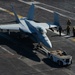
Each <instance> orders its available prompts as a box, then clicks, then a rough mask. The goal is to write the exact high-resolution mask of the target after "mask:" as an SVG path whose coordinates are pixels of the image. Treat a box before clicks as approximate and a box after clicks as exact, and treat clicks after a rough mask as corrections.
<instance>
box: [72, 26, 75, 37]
mask: <svg viewBox="0 0 75 75" xmlns="http://www.w3.org/2000/svg"><path fill="white" fill-rule="evenodd" d="M72 32H73V36H75V27H74V26H73V29H72Z"/></svg>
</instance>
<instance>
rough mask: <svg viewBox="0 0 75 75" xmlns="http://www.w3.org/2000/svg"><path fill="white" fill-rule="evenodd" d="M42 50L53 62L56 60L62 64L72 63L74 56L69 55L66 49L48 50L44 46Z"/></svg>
mask: <svg viewBox="0 0 75 75" xmlns="http://www.w3.org/2000/svg"><path fill="white" fill-rule="evenodd" d="M40 49H41V48H40ZM41 50H42V51H44V52H45V54H46V56H47V58H49V59H50V60H51V61H53V62H56V63H57V64H58V65H60V66H66V65H70V64H72V56H71V55H67V54H66V52H64V51H61V50H54V51H48V50H47V49H45V48H44V47H43V48H42V49H41Z"/></svg>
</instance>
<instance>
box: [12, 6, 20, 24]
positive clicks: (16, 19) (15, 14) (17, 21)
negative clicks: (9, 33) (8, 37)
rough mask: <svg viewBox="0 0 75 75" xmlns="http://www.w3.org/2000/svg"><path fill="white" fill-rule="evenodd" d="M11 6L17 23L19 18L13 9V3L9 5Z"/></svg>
mask: <svg viewBox="0 0 75 75" xmlns="http://www.w3.org/2000/svg"><path fill="white" fill-rule="evenodd" d="M11 7H12V11H13V13H14V15H15V17H16V21H17V22H18V23H19V22H20V20H19V18H18V16H17V14H16V12H15V10H14V7H13V5H11Z"/></svg>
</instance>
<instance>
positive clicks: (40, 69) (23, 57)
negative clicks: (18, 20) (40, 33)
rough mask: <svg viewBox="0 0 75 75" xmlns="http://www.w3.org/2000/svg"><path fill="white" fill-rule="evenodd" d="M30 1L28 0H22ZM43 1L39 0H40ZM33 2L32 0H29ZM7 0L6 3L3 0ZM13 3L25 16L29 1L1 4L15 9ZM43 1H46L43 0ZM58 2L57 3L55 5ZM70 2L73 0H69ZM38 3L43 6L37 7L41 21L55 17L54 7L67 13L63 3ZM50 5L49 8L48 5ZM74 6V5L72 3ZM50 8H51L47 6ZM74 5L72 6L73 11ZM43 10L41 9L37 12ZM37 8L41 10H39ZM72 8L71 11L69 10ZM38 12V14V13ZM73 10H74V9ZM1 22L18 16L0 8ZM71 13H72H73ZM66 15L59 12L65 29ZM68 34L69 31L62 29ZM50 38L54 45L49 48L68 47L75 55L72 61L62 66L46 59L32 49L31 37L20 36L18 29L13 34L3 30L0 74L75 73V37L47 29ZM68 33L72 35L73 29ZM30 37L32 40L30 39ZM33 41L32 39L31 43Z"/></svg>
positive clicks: (2, 2)
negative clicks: (70, 63) (59, 5)
mask: <svg viewBox="0 0 75 75" xmlns="http://www.w3.org/2000/svg"><path fill="white" fill-rule="evenodd" d="M23 1H27V0H23ZM37 1H40V0H37ZM29 2H30V0H29ZM4 3H5V4H4ZM11 3H12V4H13V5H14V7H15V9H16V12H17V13H18V14H19V15H21V16H26V15H27V11H28V9H29V6H30V5H29V4H27V3H24V2H21V1H18V0H16V1H15V0H13V1H10V0H7V1H2V0H1V1H0V7H1V8H4V9H7V10H9V11H11V12H12V10H11V7H10V4H11ZM41 3H44V4H46V5H44V4H41ZM52 3H54V4H53V5H51V6H53V7H56V8H58V7H57V5H58V4H61V3H59V2H53V1H52ZM55 3H56V6H54V5H55ZM68 3H69V4H70V3H71V2H68ZM35 4H36V5H37V6H41V7H42V8H40V7H39V8H37V7H36V9H35V17H34V19H35V20H37V21H40V22H49V21H53V13H51V12H50V10H52V11H54V10H55V11H57V12H60V13H61V14H64V15H66V13H67V12H66V13H64V11H61V10H62V9H63V10H66V9H65V8H66V7H67V5H66V6H65V8H62V6H61V7H60V9H61V10H58V9H56V8H54V9H53V8H51V7H50V6H47V5H50V4H49V3H48V2H45V1H44V0H41V2H36V3H35ZM49 7H50V8H49ZM72 7H73V6H72ZM43 8H44V9H43ZM46 9H48V10H46ZM70 10H71V8H69V10H67V11H70ZM38 11H40V12H38ZM37 12H38V13H37ZM70 12H71V11H70ZM36 13H37V14H36ZM72 13H73V12H72ZM0 17H1V18H0V24H7V23H14V20H15V17H14V16H13V15H11V14H9V13H8V12H5V11H2V10H0ZM70 17H72V14H70ZM67 19H68V18H67V17H63V16H60V22H61V25H62V27H63V29H65V25H66V21H67ZM72 25H75V22H74V20H72ZM62 33H64V34H66V32H62ZM47 35H48V37H49V39H50V40H51V42H52V45H53V48H52V49H48V48H47V50H49V51H52V50H62V51H66V53H67V54H69V55H72V57H73V64H72V65H70V66H68V67H63V68H61V67H60V66H58V65H57V64H56V63H54V62H52V61H50V60H49V59H47V57H46V56H45V55H44V54H43V53H42V52H40V51H36V53H34V51H33V45H32V41H31V40H30V39H29V38H28V39H27V38H26V39H21V40H20V39H19V38H18V37H17V36H18V34H17V36H16V32H12V33H11V35H8V33H4V34H2V33H0V74H1V75H55V74H56V75H60V74H61V75H74V74H75V41H73V40H72V39H74V37H65V35H62V36H59V35H58V34H56V33H54V32H51V31H48V33H47ZM69 36H72V32H71V34H70V35H69ZM29 40H30V41H29ZM29 42H30V43H29Z"/></svg>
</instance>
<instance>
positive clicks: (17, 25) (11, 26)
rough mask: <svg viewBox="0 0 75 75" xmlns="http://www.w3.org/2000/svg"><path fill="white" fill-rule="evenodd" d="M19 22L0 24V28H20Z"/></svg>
mask: <svg viewBox="0 0 75 75" xmlns="http://www.w3.org/2000/svg"><path fill="white" fill-rule="evenodd" d="M19 28H20V25H19V24H7V25H0V29H3V30H19Z"/></svg>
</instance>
